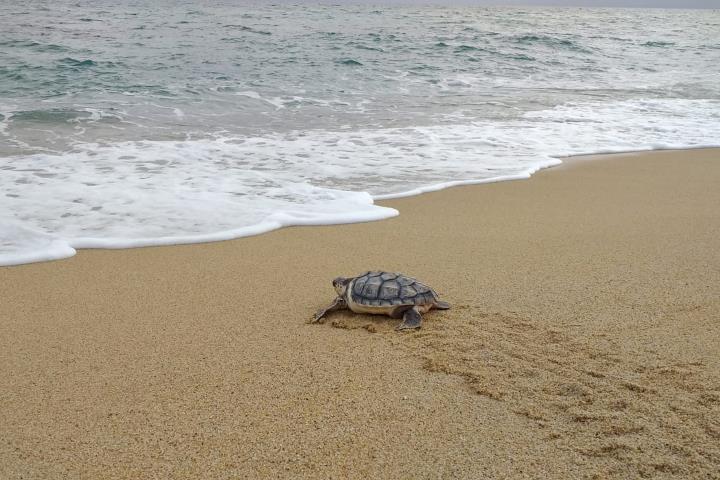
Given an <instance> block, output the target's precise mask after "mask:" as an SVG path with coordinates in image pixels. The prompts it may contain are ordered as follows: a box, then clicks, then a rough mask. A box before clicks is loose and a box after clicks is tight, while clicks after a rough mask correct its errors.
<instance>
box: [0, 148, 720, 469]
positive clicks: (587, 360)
mask: <svg viewBox="0 0 720 480" xmlns="http://www.w3.org/2000/svg"><path fill="white" fill-rule="evenodd" d="M718 185H720V150H696V151H678V152H655V153H650V154H637V155H620V156H612V157H607V158H604V159H602V160H597V161H583V159H576V160H574V161H572V162H570V163H569V164H568V165H566V166H563V167H559V168H556V169H552V170H548V171H544V172H541V173H539V174H537V175H536V176H534V177H533V178H532V179H531V180H528V181H517V182H506V183H499V184H492V185H482V186H473V187H462V188H455V189H450V190H446V191H442V192H437V193H433V194H427V195H423V196H420V197H415V198H408V199H401V200H396V201H392V202H385V203H386V204H388V205H391V206H393V207H395V208H398V209H399V210H400V211H401V215H400V216H399V217H397V218H394V219H391V220H387V221H382V222H376V223H369V224H356V225H345V226H333V227H310V228H289V229H284V230H280V231H276V232H273V233H271V234H268V235H262V236H259V237H254V238H245V239H240V240H236V241H230V242H223V243H216V244H207V245H190V246H178V247H161V248H148V249H136V250H124V251H81V252H80V253H79V254H78V255H77V256H76V257H74V258H72V259H68V260H64V261H58V262H51V263H45V264H35V265H26V266H22V267H13V268H1V269H0V301H1V302H2V305H1V309H0V332H2V333H1V334H0V478H2V479H19V478H23V479H30V478H51V479H61V478H87V479H105V478H128V479H142V478H203V479H215V478H393V479H400V478H408V479H409V478H412V479H419V478H467V479H480V478H523V477H528V478H541V477H542V478H638V477H649V478H670V477H677V478H720V473H719V472H720V343H719V342H720V187H719V186H718ZM371 268H372V269H375V268H379V269H388V270H398V271H403V272H407V273H409V274H412V275H415V276H417V277H419V278H420V279H421V280H424V281H426V282H427V283H429V284H431V285H432V286H434V287H435V288H436V289H437V290H438V291H439V292H440V293H441V295H442V297H443V298H444V299H446V300H448V301H449V302H451V303H452V304H453V308H452V309H451V310H449V311H446V312H432V313H430V314H428V315H427V316H426V321H425V325H424V328H423V329H422V330H421V331H419V332H416V333H405V334H399V333H395V332H394V331H393V330H392V327H393V325H394V323H395V322H396V321H393V320H389V319H382V318H374V317H369V316H353V315H350V314H345V313H339V314H336V315H335V316H333V317H331V318H330V319H329V320H328V321H327V323H325V324H324V325H308V324H306V323H305V322H306V320H308V318H309V317H310V315H311V314H312V313H313V312H314V311H315V310H316V309H317V308H319V307H321V306H324V305H325V304H326V303H327V302H329V301H330V300H331V299H332V297H333V291H332V288H331V285H330V280H331V279H332V278H333V277H334V276H336V275H341V274H342V275H350V274H353V273H359V272H361V271H364V270H367V269H371ZM333 327H336V328H333Z"/></svg>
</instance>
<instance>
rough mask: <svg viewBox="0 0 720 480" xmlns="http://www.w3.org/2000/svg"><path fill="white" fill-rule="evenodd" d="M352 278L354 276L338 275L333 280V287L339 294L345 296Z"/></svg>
mask: <svg viewBox="0 0 720 480" xmlns="http://www.w3.org/2000/svg"><path fill="white" fill-rule="evenodd" d="M351 280H352V278H345V277H337V278H336V279H335V280H333V288H335V291H336V292H337V294H338V296H340V297H345V292H346V291H347V287H348V285H349V284H350V281H351Z"/></svg>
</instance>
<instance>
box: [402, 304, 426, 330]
mask: <svg viewBox="0 0 720 480" xmlns="http://www.w3.org/2000/svg"><path fill="white" fill-rule="evenodd" d="M421 325H422V315H420V312H419V311H418V307H413V308H411V309H409V310H406V311H405V315H403V321H402V323H401V324H400V325H398V326H397V328H396V330H412V329H416V328H420V326H421Z"/></svg>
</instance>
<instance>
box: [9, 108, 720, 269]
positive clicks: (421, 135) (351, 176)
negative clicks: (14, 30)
mask: <svg viewBox="0 0 720 480" xmlns="http://www.w3.org/2000/svg"><path fill="white" fill-rule="evenodd" d="M718 111H720V102H718V101H709V100H634V101H626V102H613V103H575V104H567V105H563V106H561V107H557V108H554V109H551V110H543V111H536V112H531V113H527V114H525V115H524V116H522V117H521V118H519V119H517V120H507V121H478V122H473V123H469V124H453V125H438V126H430V127H416V128H386V129H363V130H347V129H340V130H338V131H327V130H308V131H298V132H292V133H289V134H273V135H266V136H262V137H225V138H218V139H207V140H187V141H178V142H171V141H138V142H125V143H113V144H89V143H85V144H77V145H74V147H73V148H74V149H73V150H72V151H70V152H67V153H64V154H62V155H52V154H36V155H28V156H14V157H10V159H9V160H10V161H8V162H6V163H5V165H4V166H3V169H2V175H1V176H0V187H2V190H1V191H0V264H2V265H14V264H19V263H27V262H31V261H42V260H51V259H56V258H63V257H66V256H70V255H73V254H74V253H75V250H74V249H77V248H129V247H138V246H149V245H168V244H178V243H194V242H206V241H215V240H225V239H230V238H237V237H241V236H247V235H255V234H259V233H263V232H267V231H270V230H274V229H277V228H281V227H284V226H291V225H326V224H336V223H348V222H361V221H371V220H378V219H382V218H388V217H391V216H393V215H397V211H395V210H393V209H389V208H385V207H381V206H378V205H375V204H374V200H378V199H388V198H396V197H399V196H407V195H416V194H419V193H423V192H428V191H432V190H438V189H442V188H447V187H450V186H455V185H463V184H470V183H485V182H492V181H502V180H511V179H521V178H527V177H529V176H530V175H531V174H532V173H534V172H535V171H537V170H538V169H540V168H544V167H548V166H551V165H556V164H558V163H560V160H559V159H558V158H559V157H564V156H569V155H577V154H585V153H598V152H619V151H630V150H647V149H655V148H690V147H700V146H718V145H720V115H718Z"/></svg>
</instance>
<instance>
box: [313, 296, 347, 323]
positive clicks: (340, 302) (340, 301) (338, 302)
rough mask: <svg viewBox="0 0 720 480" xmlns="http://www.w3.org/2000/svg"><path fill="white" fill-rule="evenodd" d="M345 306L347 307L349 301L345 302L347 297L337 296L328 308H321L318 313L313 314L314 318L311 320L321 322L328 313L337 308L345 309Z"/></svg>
mask: <svg viewBox="0 0 720 480" xmlns="http://www.w3.org/2000/svg"><path fill="white" fill-rule="evenodd" d="M345 308H347V303H346V302H345V299H344V298H342V297H337V298H336V299H335V300H334V301H333V303H331V304H330V305H328V306H327V307H326V308H321V309H320V310H318V311H317V313H316V314H315V315H314V316H313V319H312V320H311V321H310V323H316V322H319V321H320V319H321V318H323V317H324V316H325V315H327V314H328V313H330V312H334V311H336V310H343V309H345Z"/></svg>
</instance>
